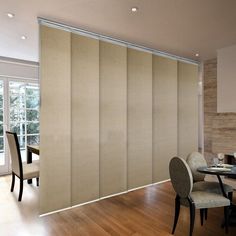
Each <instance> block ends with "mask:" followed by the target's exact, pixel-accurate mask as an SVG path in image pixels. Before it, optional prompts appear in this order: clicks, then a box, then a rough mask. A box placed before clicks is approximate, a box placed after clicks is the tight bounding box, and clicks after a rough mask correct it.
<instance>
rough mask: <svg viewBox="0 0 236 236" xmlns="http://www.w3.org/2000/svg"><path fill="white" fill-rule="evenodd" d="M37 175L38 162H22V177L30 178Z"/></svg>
mask: <svg viewBox="0 0 236 236" xmlns="http://www.w3.org/2000/svg"><path fill="white" fill-rule="evenodd" d="M38 177H39V162H33V163H30V164H23V178H24V179H32V178H38Z"/></svg>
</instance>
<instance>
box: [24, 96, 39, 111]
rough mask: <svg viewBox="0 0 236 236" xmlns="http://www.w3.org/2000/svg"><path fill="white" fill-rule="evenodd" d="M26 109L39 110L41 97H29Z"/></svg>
mask: <svg viewBox="0 0 236 236" xmlns="http://www.w3.org/2000/svg"><path fill="white" fill-rule="evenodd" d="M26 108H34V109H38V108H39V97H38V96H35V97H27V98H26Z"/></svg>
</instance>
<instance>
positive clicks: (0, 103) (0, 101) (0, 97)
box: [0, 92, 3, 108]
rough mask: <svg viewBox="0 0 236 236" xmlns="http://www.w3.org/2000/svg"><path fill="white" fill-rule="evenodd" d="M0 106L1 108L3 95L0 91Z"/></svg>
mask: <svg viewBox="0 0 236 236" xmlns="http://www.w3.org/2000/svg"><path fill="white" fill-rule="evenodd" d="M0 108H3V95H2V94H1V92H0Z"/></svg>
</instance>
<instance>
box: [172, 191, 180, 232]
mask: <svg viewBox="0 0 236 236" xmlns="http://www.w3.org/2000/svg"><path fill="white" fill-rule="evenodd" d="M179 212H180V198H179V196H178V195H176V198H175V218H174V225H173V229H172V234H174V232H175V228H176V225H177V222H178V219H179Z"/></svg>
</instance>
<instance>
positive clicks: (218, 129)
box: [203, 59, 236, 189]
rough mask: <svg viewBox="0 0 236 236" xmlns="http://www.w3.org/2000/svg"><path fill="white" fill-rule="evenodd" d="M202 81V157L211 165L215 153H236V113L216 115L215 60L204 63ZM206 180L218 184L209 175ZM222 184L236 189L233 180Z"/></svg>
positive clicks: (235, 182)
mask: <svg viewBox="0 0 236 236" xmlns="http://www.w3.org/2000/svg"><path fill="white" fill-rule="evenodd" d="M203 81H204V83H203V95H204V98H203V103H204V105H203V106H204V156H205V158H206V160H207V162H208V164H212V163H213V160H212V159H213V157H216V155H217V153H220V152H222V153H225V154H231V153H232V152H235V151H236V113H217V59H212V60H207V61H205V62H204V80H203ZM232 102H235V101H232ZM206 180H208V181H214V180H215V181H216V182H218V181H217V179H216V178H215V176H210V175H207V176H206ZM224 182H225V183H227V184H230V185H231V186H233V188H234V189H236V181H235V180H234V179H229V178H224Z"/></svg>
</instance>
